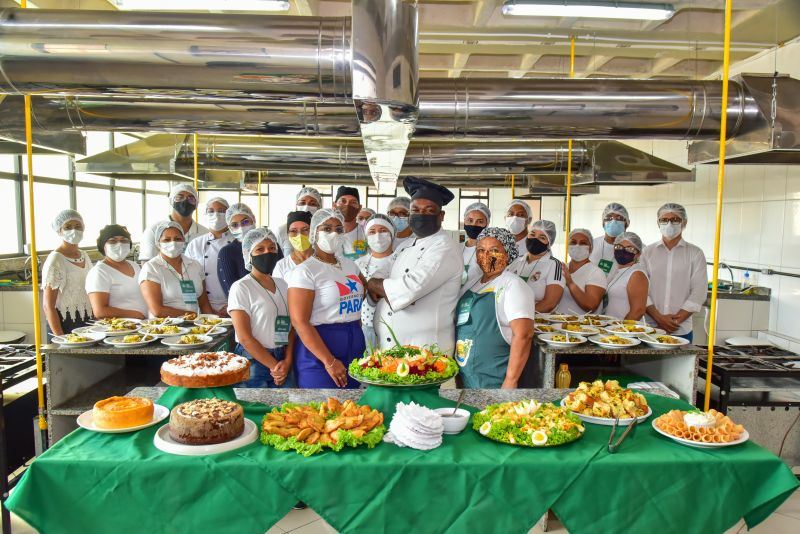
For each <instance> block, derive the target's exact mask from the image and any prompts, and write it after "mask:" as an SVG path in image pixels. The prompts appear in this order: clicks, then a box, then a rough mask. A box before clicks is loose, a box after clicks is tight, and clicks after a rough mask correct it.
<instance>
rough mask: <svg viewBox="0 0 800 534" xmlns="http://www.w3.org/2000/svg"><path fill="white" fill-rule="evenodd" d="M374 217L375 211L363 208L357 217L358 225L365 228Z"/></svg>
mask: <svg viewBox="0 0 800 534" xmlns="http://www.w3.org/2000/svg"><path fill="white" fill-rule="evenodd" d="M373 215H375V210H374V209H372V208H363V207H362V208H361V211H359V212H358V215H357V216H356V223H358V225H359V226H360V227H362V228H363V227H364V225H365V224H367V221H368V220H369V218H370V217H372V216H373Z"/></svg>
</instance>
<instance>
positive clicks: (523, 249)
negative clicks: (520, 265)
mask: <svg viewBox="0 0 800 534" xmlns="http://www.w3.org/2000/svg"><path fill="white" fill-rule="evenodd" d="M527 238H528V236H527V235H526V236H525V237H523V238H522V239H520V240H519V241H517V251H518V252H519V254H518V255H517V258H524V257H525V256H526V255H527V254H528V247H527V246H526V245H525V240H526V239H527Z"/></svg>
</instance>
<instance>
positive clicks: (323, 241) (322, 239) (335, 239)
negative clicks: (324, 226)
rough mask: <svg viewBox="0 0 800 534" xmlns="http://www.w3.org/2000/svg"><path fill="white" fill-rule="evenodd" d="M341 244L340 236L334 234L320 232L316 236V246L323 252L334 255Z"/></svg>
mask: <svg viewBox="0 0 800 534" xmlns="http://www.w3.org/2000/svg"><path fill="white" fill-rule="evenodd" d="M341 243H342V236H341V235H340V234H337V233H336V232H320V233H319V234H317V244H318V245H319V248H320V249H322V251H323V252H327V253H328V254H334V253H336V251H337V250H338V249H339V246H340V245H341Z"/></svg>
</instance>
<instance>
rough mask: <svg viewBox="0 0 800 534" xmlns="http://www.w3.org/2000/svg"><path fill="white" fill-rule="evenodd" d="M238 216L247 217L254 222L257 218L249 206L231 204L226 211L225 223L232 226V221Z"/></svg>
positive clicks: (238, 203)
mask: <svg viewBox="0 0 800 534" xmlns="http://www.w3.org/2000/svg"><path fill="white" fill-rule="evenodd" d="M237 215H247V216H248V217H250V218H251V219H253V221H255V219H256V216H255V215H253V210H251V209H250V207H249V206H248V205H247V204H242V203H241V202H236V203H234V204H231V205H230V207H229V208H228V209H227V210H225V222H226V223H227V224H228V226H230V224H231V219H233V218H234V217H236V216H237Z"/></svg>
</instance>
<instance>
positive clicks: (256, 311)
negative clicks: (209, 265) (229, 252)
mask: <svg viewBox="0 0 800 534" xmlns="http://www.w3.org/2000/svg"><path fill="white" fill-rule="evenodd" d="M273 280H274V281H275V293H271V292H269V291H268V290H267V289H266V288H265V287H263V286H262V285H261V284H260V283H259V282H258V280H256V279H255V278H253V277H252V276H245V277H244V278H240V279H239V280H237V281H235V282H234V283H233V285H232V286H231V290H230V292H229V293H228V311H229V312H231V311H243V312H245V313H246V314H247V315H249V316H250V331H251V332H252V333H253V337H254V338H256V340H257V341H258V342H259V343H260V344H261V346H262V347H265V348H267V349H274V348H275V347H276V346H277V345H278V343H275V318H276V317H277V316H278V315H283V316H286V317H288V316H289V305H288V297H287V293H288V291H289V286H288V285H287V284H286V281H285V280H281V279H280V278H273ZM236 341H237V342H239V341H240V340H239V333H238V332H236Z"/></svg>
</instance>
